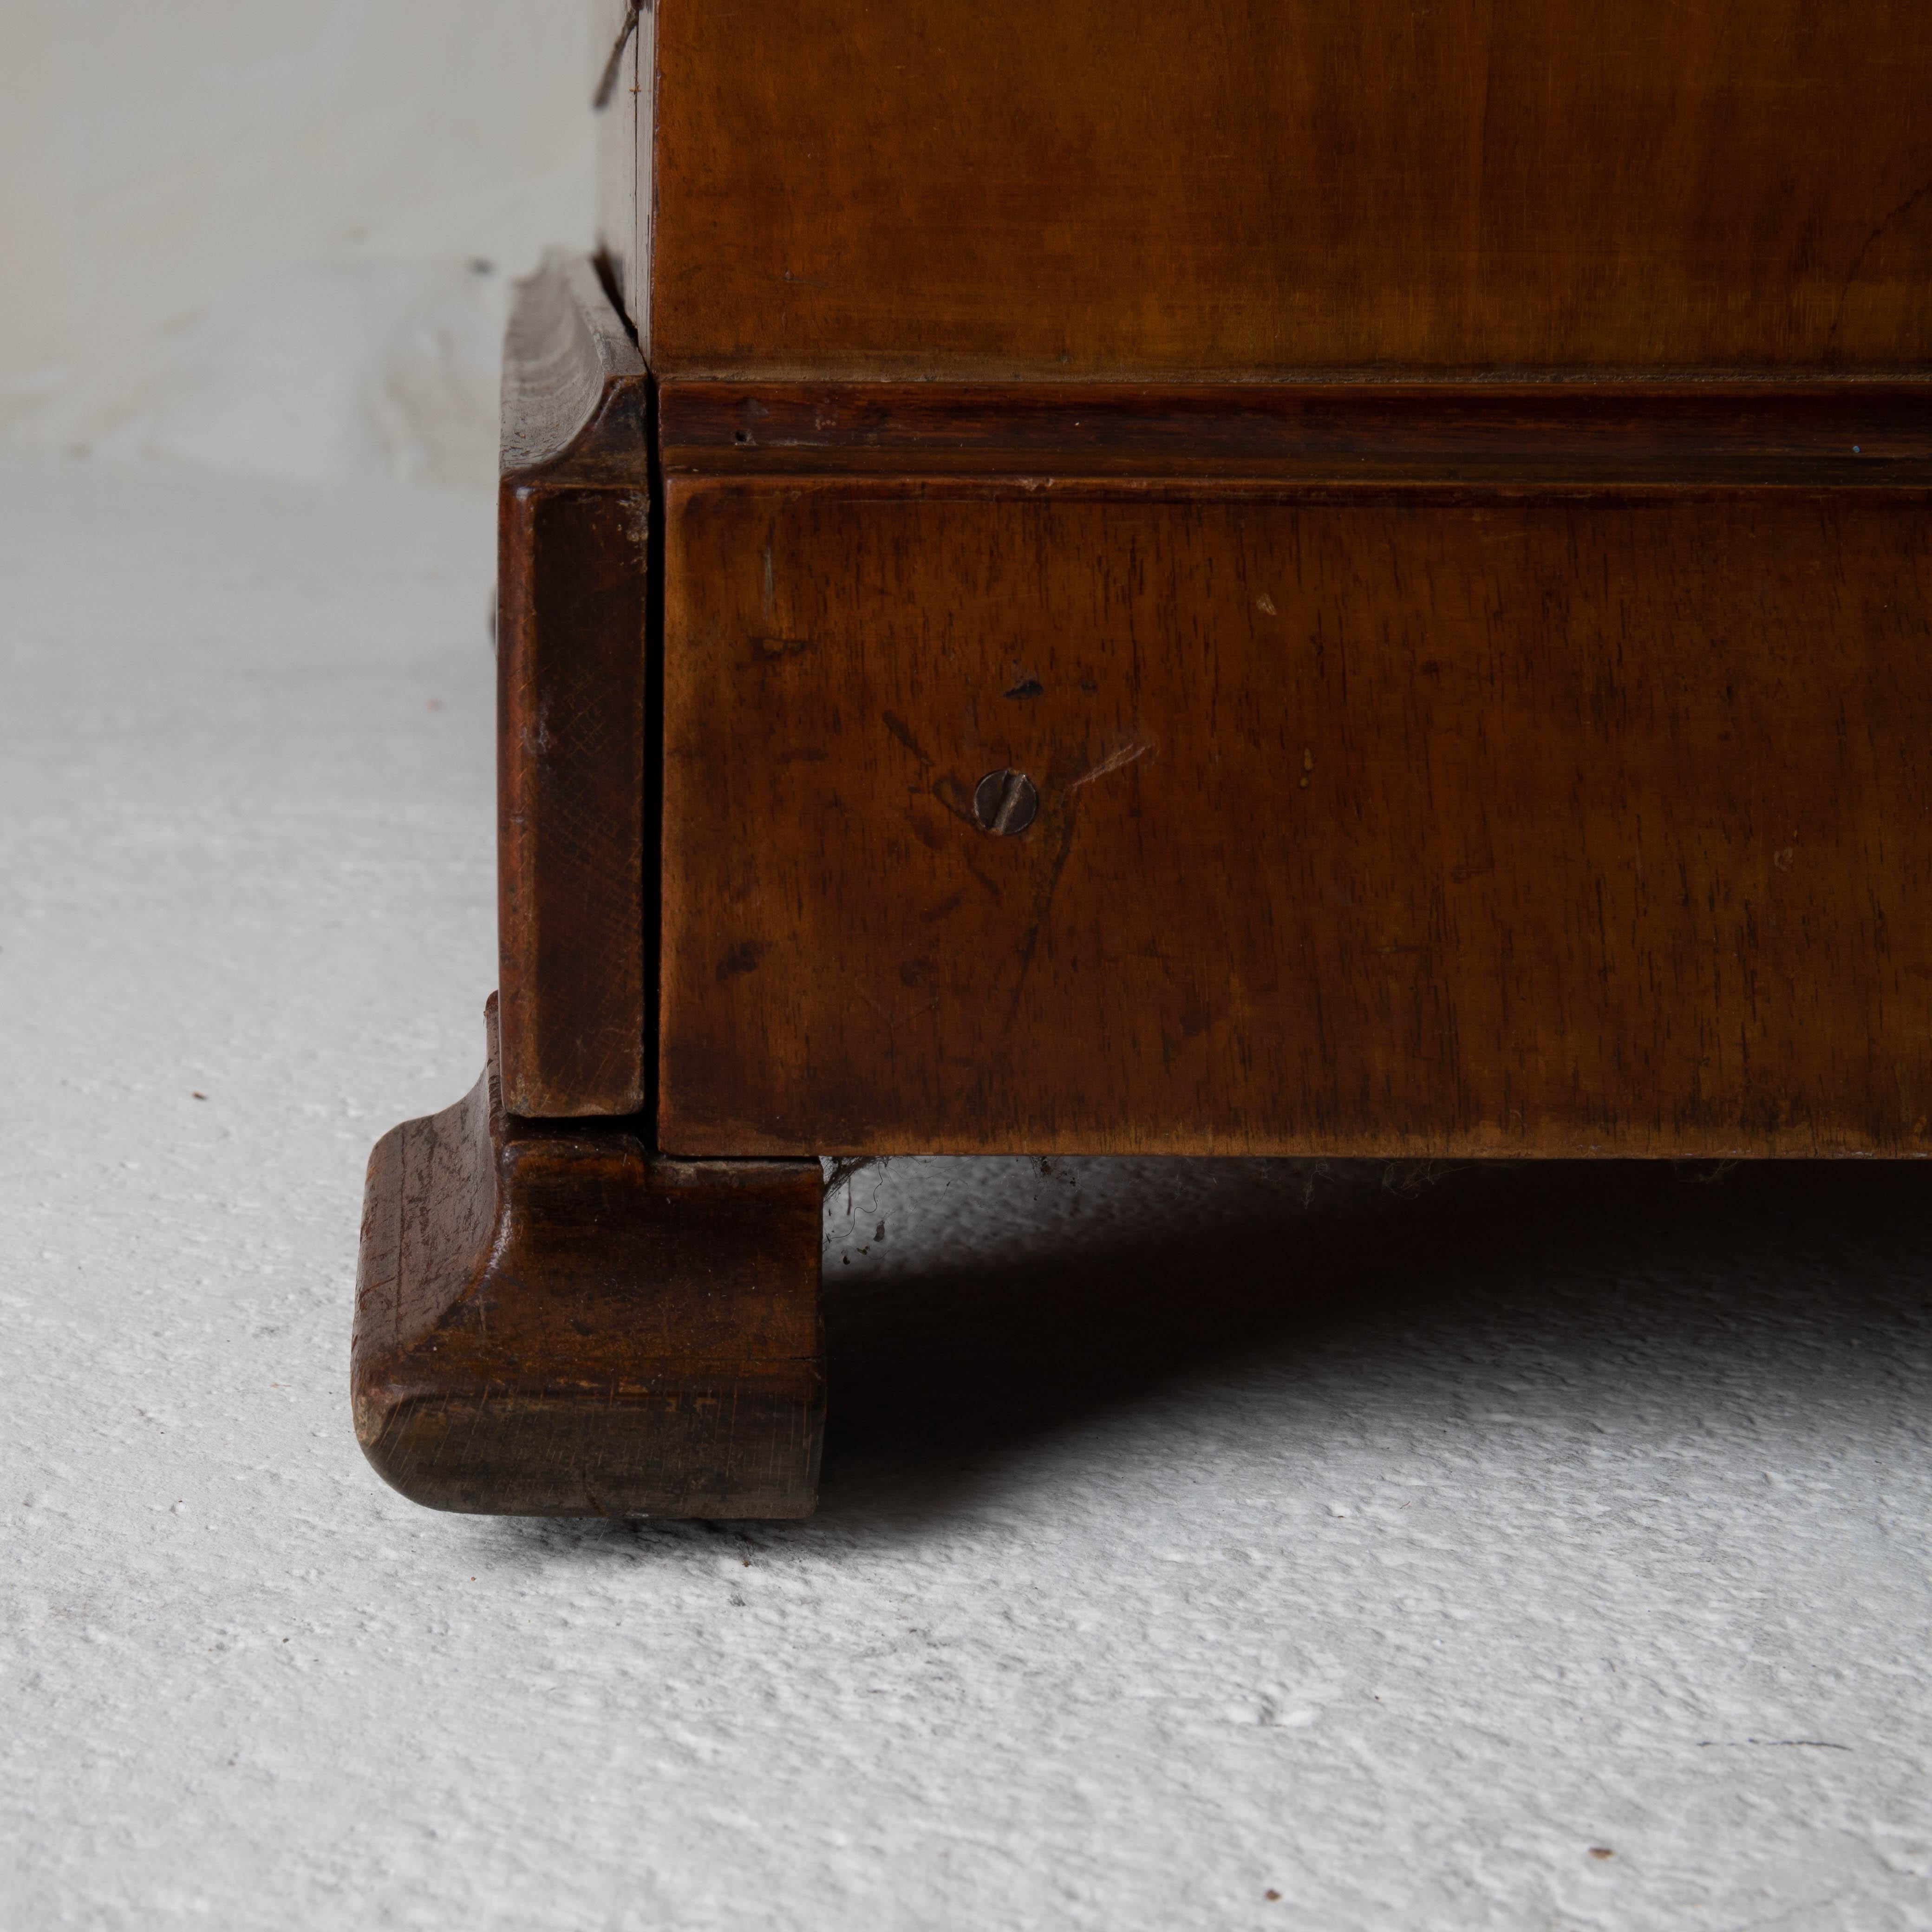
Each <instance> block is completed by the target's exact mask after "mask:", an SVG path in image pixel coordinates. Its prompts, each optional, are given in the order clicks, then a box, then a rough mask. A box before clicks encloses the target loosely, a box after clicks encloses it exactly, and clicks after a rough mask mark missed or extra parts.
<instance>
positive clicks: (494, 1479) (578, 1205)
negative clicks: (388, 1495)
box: [351, 1002, 824, 1517]
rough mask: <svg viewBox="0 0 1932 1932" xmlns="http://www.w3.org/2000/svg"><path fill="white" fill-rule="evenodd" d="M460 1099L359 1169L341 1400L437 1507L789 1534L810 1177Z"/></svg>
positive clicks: (800, 1460)
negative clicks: (646, 1519) (763, 1520)
mask: <svg viewBox="0 0 1932 1932" xmlns="http://www.w3.org/2000/svg"><path fill="white" fill-rule="evenodd" d="M492 1007H494V1002H492ZM820 1193H821V1187H820V1175H819V1167H818V1163H817V1162H816V1161H789V1162H774V1161H750V1162H736V1163H733V1162H729V1161H700V1162H693V1161H682V1160H665V1159H662V1158H660V1157H656V1156H654V1155H653V1154H652V1153H651V1152H650V1151H649V1148H648V1146H647V1145H646V1142H645V1140H644V1139H642V1138H640V1135H639V1133H637V1132H636V1131H634V1130H627V1129H625V1128H621V1127H615V1126H604V1125H599V1126H597V1127H584V1126H583V1125H572V1126H568V1127H565V1126H563V1125H560V1124H556V1123H548V1122H533V1121H516V1120H512V1119H510V1118H508V1117H506V1116H505V1114H504V1112H503V1108H502V1091H501V1087H500V1085H499V1080H498V1077H497V1062H496V1028H495V1024H494V1013H493V1012H492V1014H491V1024H490V1057H489V1064H488V1066H487V1069H486V1071H485V1073H484V1077H483V1079H481V1081H479V1082H478V1085H477V1086H476V1088H475V1091H474V1092H472V1094H470V1096H469V1098H468V1099H467V1100H464V1101H462V1102H460V1103H458V1105H457V1106H454V1107H452V1108H450V1109H449V1110H448V1111H447V1112H444V1113H441V1114H438V1115H434V1117H433V1118H430V1119H428V1120H421V1121H407V1122H406V1123H405V1124H404V1125H403V1126H401V1127H398V1128H396V1129H395V1130H393V1131H392V1132H391V1133H389V1134H387V1135H386V1136H384V1137H383V1139H382V1140H381V1141H380V1142H378V1143H377V1148H376V1150H375V1152H374V1154H373V1155H372V1156H371V1158H370V1163H369V1182H368V1194H367V1196H366V1199H365V1206H364V1211H363V1221H362V1262H361V1268H360V1271H359V1276H358V1280H357V1284H356V1334H355V1340H354V1343H353V1350H352V1356H353V1365H352V1377H351V1381H352V1390H353V1400H354V1406H355V1415H356V1434H357V1436H358V1437H359V1439H360V1440H361V1442H362V1447H363V1448H364V1450H365V1451H366V1452H367V1454H368V1457H369V1460H371V1462H372V1463H374V1465H375V1466H376V1468H377V1469H378V1470H379V1471H380V1472H381V1473H382V1475H383V1477H384V1478H386V1480H387V1481H389V1482H390V1483H392V1484H394V1485H395V1487H397V1488H398V1490H401V1492H402V1493H403V1494H404V1495H405V1496H408V1497H409V1498H410V1499H411V1500H412V1501H413V1502H419V1503H424V1504H427V1505H429V1506H430V1507H431V1508H438V1509H450V1510H465V1511H481V1512H487V1513H489V1514H496V1515H532V1514H534V1515H544V1516H612V1517H615V1516H665V1517H799V1516H805V1515H808V1514H810V1513H811V1508H812V1507H813V1504H814V1500H815V1498H816V1496H817V1485H818V1460H819V1443H820V1435H821V1433H822V1429H823V1415H824V1404H823V1374H822V1369H821V1362H820V1355H821V1349H820V1336H819V1320H818V1275H819V1214H820Z"/></svg>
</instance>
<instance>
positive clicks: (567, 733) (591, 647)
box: [496, 257, 652, 1117]
mask: <svg viewBox="0 0 1932 1932" xmlns="http://www.w3.org/2000/svg"><path fill="white" fill-rule="evenodd" d="M648 417H649V385H648V381H647V379H646V376H645V374H644V370H643V363H642V362H641V361H640V359H639V357H638V355H637V349H636V347H635V345H634V344H633V343H632V342H631V339H630V338H629V336H628V334H627V333H626V332H625V329H624V327H623V325H622V322H621V321H620V320H619V317H617V315H616V312H615V311H613V309H612V308H610V305H609V303H608V302H607V300H606V299H605V298H604V293H603V291H602V290H601V287H599V286H598V282H597V281H596V278H595V275H594V274H593V272H592V270H591V269H590V267H589V264H588V263H585V262H583V260H580V259H573V258H566V257H553V258H552V260H550V262H549V263H547V264H546V265H545V267H544V269H543V271H542V272H541V274H539V275H538V276H537V277H536V278H535V279H534V280H533V281H531V282H529V284H526V285H525V286H524V287H523V288H522V290H520V292H519V297H518V301H517V308H516V311H515V315H514V320H512V323H511V329H510V335H509V341H508V346H507V349H506V351H505V364H504V375H503V472H502V488H501V490H500V493H499V569H500V580H499V591H498V618H497V632H496V637H497V643H496V649H497V730H498V754H497V778H498V924H497V932H498V949H499V967H498V971H499V989H500V991H501V994H502V1037H503V1078H504V1082H505V1092H506V1094H507V1095H508V1103H509V1106H510V1107H511V1111H512V1112H514V1113H517V1114H519V1115H529V1116H532V1117H538V1116H559V1115H564V1116H568V1115H619V1114H632V1113H635V1112H637V1111H639V1110H640V1109H642V1108H644V1107H645V1106H647V1105H648V1103H649V1088H648V1085H647V1067H646V1057H645V1054H644V1050H643V1040H644V1037H645V1034H646V1028H647V1025H648V1016H649V1005H650V998H651V988H650V967H651V960H650V957H649V953H650V947H651V944H652V941H651V932H652V910H651V907H649V904H648V903H647V899H646V890H647V885H648V882H649V871H650V865H649V859H650V853H649V850H648V845H647V841H646V835H645V826H646V796H645V777H644V772H645V734H646V723H647V719H646V601H647V593H648V589H649V571H648V568H647V559H648V552H649V532H650V493H649V463H648V455H649V433H648V426H647V425H648Z"/></svg>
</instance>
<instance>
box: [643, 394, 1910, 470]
mask: <svg viewBox="0 0 1932 1932" xmlns="http://www.w3.org/2000/svg"><path fill="white" fill-rule="evenodd" d="M659 412H660V413H659V436H660V439H661V448H662V455H663V462H664V470H665V472H666V473H667V475H675V474H679V473H685V474H698V473H709V474H724V475H728V474H730V473H732V472H745V473H756V474H760V475H771V474H773V473H784V472H790V471H799V472H844V473H847V474H850V473H854V472H858V473H862V472H867V471H870V472H874V473H877V472H889V473H895V474H919V473H931V474H947V475H1013V476H1020V475H1025V476H1032V477H1039V476H1052V477H1055V478H1061V477H1083V476H1128V475H1132V476H1175V477H1200V476H1211V477H1214V478H1220V479H1227V480H1235V479H1241V478H1253V479H1256V480H1265V481H1280V482H1284V483H1289V484H1343V485H1346V484H1364V483H1366V484H1391V483H1394V484H1401V483H1413V484H1433V485H1439V484H1451V485H1454V484H1493V485H1517V486H1536V485H1559V486H1561V485H1565V484H1586V485H1587V484H1639V485H1642V484H1667V485H1680V484H1715V485H1719V486H1726V485H1751V484H1802V485H1809V486H1812V487H1838V486H1840V485H1870V484H1878V485H1881V486H1896V485H1904V486H1907V487H1922V486H1924V484H1927V483H1932V380H1920V379H1917V378H1904V379H1896V380H1894V379H1887V380H1882V381H1880V380H1842V381H1832V382H1805V383H1781V382H1772V381H1763V380H1713V381H1700V382H1670V383H1652V382H1644V383H1633V382H1589V383H1582V382H1541V383H1492V382H1487V381H1484V382H1477V381H1469V382H1460V383H1370V382H1349V383H1197V384H1175V385H1171V386H1145V385H1121V384H1114V383H1085V384H1076V383H821V384H793V383H731V382H690V381H676V380H673V381H667V382H666V383H664V384H663V386H662V387H661V392H660V401H659Z"/></svg>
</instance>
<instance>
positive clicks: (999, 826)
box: [973, 771, 1040, 838]
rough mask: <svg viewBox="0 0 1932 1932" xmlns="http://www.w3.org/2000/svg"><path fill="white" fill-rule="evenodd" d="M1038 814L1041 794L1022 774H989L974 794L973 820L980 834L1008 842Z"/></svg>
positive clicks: (975, 788) (1011, 772) (1030, 780)
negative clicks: (978, 823)
mask: <svg viewBox="0 0 1932 1932" xmlns="http://www.w3.org/2000/svg"><path fill="white" fill-rule="evenodd" d="M1039 810H1040V793H1038V792H1037V791H1036V790H1034V785H1033V780H1032V779H1031V778H1028V776H1027V775H1026V773H1025V772H1013V771H1006V772H988V773H987V774H986V776H985V777H984V778H982V779H981V780H980V782H979V784H977V785H976V786H975V787H974V790H973V816H974V817H975V818H976V819H977V820H979V822H980V830H981V831H983V832H994V833H996V834H997V835H998V836H999V837H1001V838H1012V837H1013V835H1014V834H1015V833H1016V832H1024V831H1025V829H1027V827H1028V826H1029V825H1031V823H1033V821H1034V814H1036V813H1037V812H1038V811H1039Z"/></svg>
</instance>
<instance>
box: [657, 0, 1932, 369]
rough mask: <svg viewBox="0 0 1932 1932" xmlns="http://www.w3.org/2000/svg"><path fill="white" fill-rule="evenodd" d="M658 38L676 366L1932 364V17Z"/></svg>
mask: <svg viewBox="0 0 1932 1932" xmlns="http://www.w3.org/2000/svg"><path fill="white" fill-rule="evenodd" d="M653 13H654V17H655V27H656V40H655V62H656V76H655V89H654V90H653V91H652V93H651V95H650V98H652V99H653V100H654V101H655V107H656V113H657V116H658V119H657V125H656V130H655V136H654V139H653V141H652V145H651V148H650V150H649V151H650V152H651V153H652V154H653V155H654V158H655V179H654V180H653V181H651V182H650V183H649V185H648V187H647V189H646V194H645V196H644V200H645V202H646V205H647V206H648V207H649V208H654V209H655V220H656V230H655V242H654V246H653V251H652V267H651V274H650V278H649V280H650V314H649V317H648V329H647V332H646V335H645V338H644V339H645V341H646V347H647V350H648V353H649V359H650V361H651V363H652V367H653V368H655V370H656V371H658V373H659V374H664V375H676V374H699V373H704V374H734V375H753V374H763V375H767V376H773V377H777V376H784V375H787V374H790V375H798V376H803V377H847V376H884V375H893V374H898V375H905V376H929V375H945V374H952V375H980V376H989V377H1006V376H1024V377H1080V378H1085V377H1125V378H1131V377H1163V376H1165V377H1173V376H1179V375H1194V376H1200V377H1226V376H1238V375H1252V376H1257V377H1271V376H1276V375H1280V374H1289V373H1293V372H1298V371H1319V370H1336V369H1352V370H1358V371H1367V372H1374V373H1379V374H1387V373H1391V372H1394V371H1403V370H1407V371H1424V370H1434V371H1490V370H1498V369H1517V370H1525V371H1544V370H1553V369H1564V370H1595V371H1661V370H1670V369H1676V370H1682V371H1693V370H1704V369H1729V370H1751V369H1766V370H1773V369H1775V370H1787V369H1799V368H1907V367H1911V366H1915V365H1923V364H1924V362H1925V360H1926V359H1927V353H1928V351H1932V115H1928V114H1927V113H1926V111H1925V105H1924V104H1925V102H1926V101H1927V99H1928V98H1932V9H1928V8H1927V7H1925V6H1924V5H1923V4H1922V0H1832V4H1826V0H1704V4H1701V5H1697V6H1695V7H1686V6H1685V5H1682V4H1680V0H1567V4H1565V5H1553V4H1551V0H1434V3H1433V4H1432V5H1426V6H1418V5H1412V4H1411V0H1355V4H1352V5H1346V6H1339V5H1334V4H1332V0H1271V4H1268V5H1256V4H1253V0H1187V4H1186V5H1179V6H1177V5H1172V4H1171V0H763V4H760V5H759V6H757V7H755V8H748V7H742V6H734V5H719V4H717V0H658V5H656V7H655V9H654V10H653ZM640 313H641V311H640Z"/></svg>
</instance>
